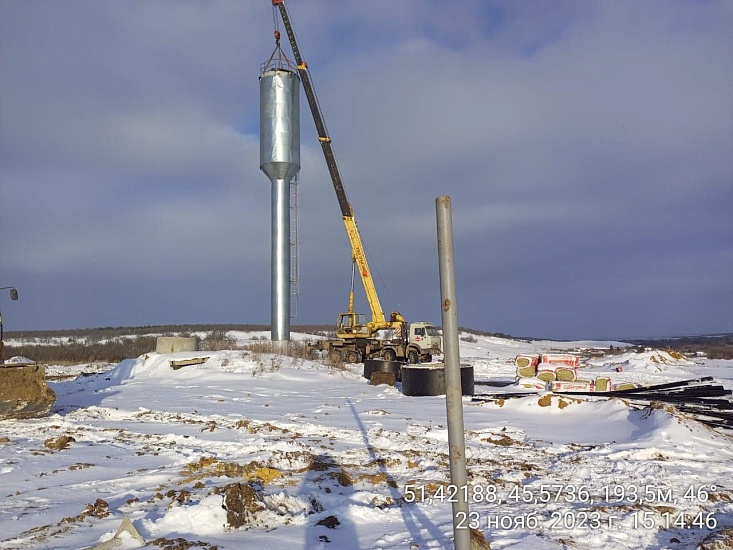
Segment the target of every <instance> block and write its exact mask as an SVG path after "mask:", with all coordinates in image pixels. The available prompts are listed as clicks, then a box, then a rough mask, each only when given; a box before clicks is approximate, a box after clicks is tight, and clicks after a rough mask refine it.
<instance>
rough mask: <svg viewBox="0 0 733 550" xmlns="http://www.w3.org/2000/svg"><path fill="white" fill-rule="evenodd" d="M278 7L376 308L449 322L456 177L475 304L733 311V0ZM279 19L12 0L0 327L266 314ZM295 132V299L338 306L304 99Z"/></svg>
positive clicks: (628, 329)
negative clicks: (446, 223)
mask: <svg viewBox="0 0 733 550" xmlns="http://www.w3.org/2000/svg"><path fill="white" fill-rule="evenodd" d="M288 8H289V12H290V16H291V19H292V22H293V26H294V27H295V30H296V33H297V35H298V39H299V41H300V47H301V51H302V53H303V57H304V59H305V60H306V61H307V62H308V65H309V68H310V75H311V77H312V79H313V83H314V85H315V88H316V91H317V93H318V96H319V100H320V103H321V106H322V110H323V113H324V116H325V119H326V124H327V126H328V129H329V133H330V135H331V138H332V140H333V146H334V150H335V152H336V157H337V159H338V163H339V167H340V169H341V173H342V176H343V179H344V184H345V187H346V190H347V193H348V196H349V200H350V202H351V203H352V205H353V208H354V211H355V214H356V219H357V221H358V224H359V228H360V230H361V233H362V237H363V239H364V242H365V245H366V248H367V250H368V253H369V255H370V263H371V267H372V271H373V273H374V276H375V279H376V280H377V283H378V291H379V294H380V298H381V301H382V306H383V309H384V310H385V311H386V312H389V311H393V310H398V311H400V312H401V313H402V314H403V315H404V316H405V317H406V318H407V319H408V320H414V321H418V320H420V321H432V322H433V323H435V324H440V323H441V319H440V314H441V311H440V285H439V276H438V256H437V237H436V213H435V199H436V197H438V196H443V195H447V196H450V197H451V202H452V217H453V233H454V243H455V269H456V288H457V311H458V321H459V325H461V326H463V327H470V328H474V329H479V330H485V331H491V332H503V333H507V334H512V335H517V336H536V337H546V338H556V339H580V338H599V339H600V338H632V337H654V336H673V335H682V334H709V333H720V332H733V276H731V274H732V273H733V217H732V216H731V211H732V210H733V56H731V52H732V51H733V35H731V33H730V29H731V28H733V2H731V1H730V0H695V1H685V0H664V1H661V0H650V1H646V2H636V1H631V0H628V1H626V0H619V1H614V2H600V1H598V2H588V1H585V0H576V1H569V0H568V1H563V0H557V1H553V2H529V1H513V0H512V1H510V0H488V1H487V0H468V1H464V2H441V1H438V0H427V1H418V0H407V1H401V2H388V1H386V0H376V1H373V2H359V1H356V0H353V1H346V2H338V3H333V2H317V1H315V0H291V1H290V2H289V3H288ZM273 28H274V27H273V11H272V6H271V4H270V2H269V1H267V0H258V1H254V0H252V1H246V2H243V1H239V0H237V1H225V0H215V1H211V2H200V1H185V0H179V1H176V2H170V1H158V0H145V1H137V0H128V1H125V2H92V1H81V0H78V1H74V2H63V3H59V2H53V1H50V0H37V1H34V2H22V1H19V0H0V231H1V235H0V287H2V286H9V285H14V286H15V287H16V288H17V289H18V292H19V294H20V299H19V300H18V301H17V302H12V301H11V300H10V298H9V296H8V295H7V294H6V293H7V291H2V294H1V295H0V308H1V310H2V313H3V315H4V319H3V320H4V323H5V330H21V331H22V330H33V329H52V328H84V327H98V326H136V325H157V324H183V323H257V324H268V323H269V322H270V189H271V185H270V182H269V180H268V179H267V177H266V176H265V175H264V174H263V173H262V172H261V171H260V170H259V141H258V140H259V128H258V125H259V118H258V117H259V114H258V109H259V87H258V76H259V73H260V65H261V64H262V63H263V62H264V61H265V60H266V59H267V57H268V56H269V55H270V53H271V52H272V50H273V48H274V38H273V34H272V33H273ZM283 35H284V33H283ZM283 42H284V44H283V46H284V50H285V52H286V53H287V54H288V55H290V53H291V52H290V49H289V46H288V45H287V44H286V43H285V40H283ZM301 140H302V145H301V172H300V204H299V227H300V231H299V241H300V251H299V252H300V285H299V286H300V288H299V290H300V293H299V296H298V300H297V313H298V315H297V317H296V318H294V319H293V320H292V323H293V324H310V323H317V324H330V323H333V322H334V321H335V319H336V316H337V314H338V313H340V312H342V311H345V310H346V308H347V299H348V291H349V286H350V277H351V252H350V247H349V244H348V240H347V237H346V232H345V230H344V227H343V223H342V220H341V217H340V211H339V208H338V203H337V201H336V196H335V193H334V191H333V187H332V185H331V182H330V179H329V177H328V172H327V170H326V165H325V161H324V159H323V156H322V153H321V149H320V146H319V145H318V141H317V135H316V131H315V127H314V125H313V120H312V117H311V116H310V113H309V111H308V110H307V104H306V102H305V99H304V97H301ZM356 307H357V309H358V310H361V311H365V312H366V310H367V306H366V301H365V298H364V295H363V292H362V291H361V289H360V288H358V289H357V303H356ZM294 309H296V308H295V307H294Z"/></svg>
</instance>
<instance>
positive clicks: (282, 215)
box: [270, 179, 290, 352]
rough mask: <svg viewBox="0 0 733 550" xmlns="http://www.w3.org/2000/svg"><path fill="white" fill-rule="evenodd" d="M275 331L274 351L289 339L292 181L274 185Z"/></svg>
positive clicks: (273, 303) (279, 349) (273, 263)
mask: <svg viewBox="0 0 733 550" xmlns="http://www.w3.org/2000/svg"><path fill="white" fill-rule="evenodd" d="M271 276H272V283H271V284H272V291H271V300H272V304H271V310H272V329H271V336H270V337H271V339H272V344H273V347H274V351H275V352H285V351H286V349H287V346H288V340H290V182H289V181H286V180H284V179H277V180H273V182H272V275H271Z"/></svg>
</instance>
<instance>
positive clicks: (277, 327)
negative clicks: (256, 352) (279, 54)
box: [260, 68, 300, 347]
mask: <svg viewBox="0 0 733 550" xmlns="http://www.w3.org/2000/svg"><path fill="white" fill-rule="evenodd" d="M299 83H300V79H299V78H298V75H297V73H295V72H293V71H289V70H286V69H281V68H276V69H270V70H267V71H265V72H263V73H262V75H261V76H260V170H262V171H263V172H264V173H265V174H266V175H267V177H268V178H270V181H271V182H272V236H271V238H272V275H271V314H272V329H271V338H272V341H273V343H274V344H275V346H276V347H282V346H284V345H286V344H284V342H286V341H288V340H290V180H291V179H292V178H293V177H294V176H295V174H297V173H298V171H299V170H300V99H299V98H300V86H299Z"/></svg>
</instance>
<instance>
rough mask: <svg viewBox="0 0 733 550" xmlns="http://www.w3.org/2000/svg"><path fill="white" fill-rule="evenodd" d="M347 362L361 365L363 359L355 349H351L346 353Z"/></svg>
mask: <svg viewBox="0 0 733 550" xmlns="http://www.w3.org/2000/svg"><path fill="white" fill-rule="evenodd" d="M346 362H347V363H360V362H361V357H360V354H359V352H358V351H355V350H353V349H350V350H349V351H347V352H346Z"/></svg>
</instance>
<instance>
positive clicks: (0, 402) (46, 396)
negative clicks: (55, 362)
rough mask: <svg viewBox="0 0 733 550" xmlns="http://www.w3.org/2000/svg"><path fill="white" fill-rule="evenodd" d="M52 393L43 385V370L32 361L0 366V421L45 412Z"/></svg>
mask: <svg viewBox="0 0 733 550" xmlns="http://www.w3.org/2000/svg"><path fill="white" fill-rule="evenodd" d="M55 402H56V394H55V393H54V392H53V391H52V390H51V389H49V387H48V385H46V369H45V368H43V367H41V366H39V365H36V364H35V363H34V364H30V365H19V366H14V365H9V364H7V363H6V364H4V365H0V420H5V419H8V418H36V417H38V416H44V415H46V414H48V413H49V411H50V410H51V407H52V406H53V404H54V403H55Z"/></svg>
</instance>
